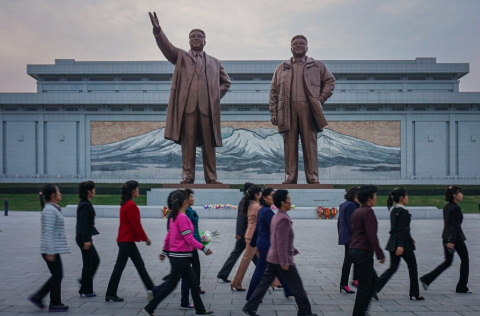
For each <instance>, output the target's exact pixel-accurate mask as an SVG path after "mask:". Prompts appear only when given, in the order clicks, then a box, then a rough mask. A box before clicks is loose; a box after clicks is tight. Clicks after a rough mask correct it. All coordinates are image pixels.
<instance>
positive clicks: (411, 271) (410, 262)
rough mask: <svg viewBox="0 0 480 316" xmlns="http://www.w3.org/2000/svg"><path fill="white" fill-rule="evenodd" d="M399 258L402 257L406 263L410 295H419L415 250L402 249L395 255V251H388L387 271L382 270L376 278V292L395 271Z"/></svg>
mask: <svg viewBox="0 0 480 316" xmlns="http://www.w3.org/2000/svg"><path fill="white" fill-rule="evenodd" d="M400 258H403V260H405V262H406V263H407V267H408V276H409V278H410V293H409V295H410V296H419V295H420V289H419V286H418V271H417V259H416V258H415V252H414V251H413V250H412V251H404V252H403V254H402V255H401V256H397V255H396V254H395V252H393V251H390V268H388V269H387V271H385V272H383V274H382V275H381V276H380V278H379V279H378V284H377V289H376V291H377V293H380V291H381V290H382V289H383V287H384V286H385V284H387V282H388V280H389V279H390V278H391V277H392V275H393V274H394V273H395V272H396V271H397V269H398V266H399V265H400Z"/></svg>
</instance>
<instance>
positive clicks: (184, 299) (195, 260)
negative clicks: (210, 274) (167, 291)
mask: <svg viewBox="0 0 480 316" xmlns="http://www.w3.org/2000/svg"><path fill="white" fill-rule="evenodd" d="M176 192H182V193H184V194H185V196H186V197H187V203H188V207H187V210H186V211H185V215H187V217H188V219H189V220H190V221H191V222H192V225H193V238H195V240H196V241H198V242H199V243H201V242H202V240H201V238H200V233H199V229H198V219H199V217H198V214H197V212H195V210H194V209H192V207H191V206H192V205H193V204H194V203H195V199H194V197H193V193H194V192H193V190H192V189H185V190H176V191H172V192H170V194H169V195H168V199H167V205H168V208H169V209H173V200H172V197H173V195H174V194H175V193H176ZM170 216H171V214H169V216H168V220H167V231H169V230H170ZM190 262H191V265H192V269H193V272H195V275H196V276H197V278H198V284H199V285H200V258H199V255H198V251H197V249H195V248H194V249H193V250H192V257H191V258H190ZM168 279H170V275H167V276H165V277H164V278H163V280H164V282H163V283H162V284H160V285H159V286H155V287H154V288H153V289H152V294H153V295H155V294H157V293H158V292H160V290H161V289H162V288H163V287H165V286H167V284H168ZM189 291H190V286H189V285H188V281H187V280H186V279H185V278H184V277H182V285H181V293H182V296H181V300H180V309H183V310H191V309H195V306H194V305H193V304H190V299H189ZM200 294H205V291H204V290H202V288H200ZM152 298H153V297H152Z"/></svg>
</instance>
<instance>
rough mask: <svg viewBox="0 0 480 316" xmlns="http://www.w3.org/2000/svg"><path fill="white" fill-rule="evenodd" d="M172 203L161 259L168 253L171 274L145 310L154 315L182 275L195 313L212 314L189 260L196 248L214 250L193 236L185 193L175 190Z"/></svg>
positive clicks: (209, 252) (204, 250) (149, 314)
mask: <svg viewBox="0 0 480 316" xmlns="http://www.w3.org/2000/svg"><path fill="white" fill-rule="evenodd" d="M171 203H172V209H171V214H170V218H169V220H168V221H169V229H168V232H167V235H166V236H165V241H164V245H163V251H162V253H161V254H160V260H161V261H163V260H164V259H165V256H168V258H169V260H170V264H171V271H170V276H169V278H168V280H167V284H166V285H165V286H163V287H162V288H161V289H160V291H159V292H158V293H156V294H155V296H154V297H153V299H152V300H151V301H150V302H149V303H148V304H147V306H145V308H144V309H143V310H142V312H143V314H145V315H148V316H153V312H154V310H155V309H156V308H157V306H158V304H160V302H161V301H162V300H163V299H164V298H165V297H167V296H168V295H169V294H170V293H171V292H172V291H173V290H174V289H175V287H176V286H177V284H178V282H179V281H180V278H181V277H183V278H185V279H186V280H187V282H188V285H189V287H190V289H191V292H192V298H193V302H194V306H195V311H196V312H195V315H213V312H212V311H207V310H206V309H205V306H204V305H203V302H202V299H201V298H200V286H199V279H198V276H197V275H196V274H195V272H194V271H193V268H192V266H191V261H190V259H191V257H192V255H193V254H192V252H193V250H194V249H200V250H202V251H203V252H204V253H205V254H206V255H207V256H208V255H210V254H212V251H211V250H210V249H208V248H207V247H205V246H203V245H202V244H201V243H199V242H198V241H196V240H195V238H194V237H193V231H194V227H193V224H192V222H191V221H190V220H189V219H188V217H187V216H186V215H185V213H186V211H187V208H188V206H189V205H188V202H187V198H186V196H185V194H184V193H183V192H182V191H176V192H175V193H174V194H173V195H172V197H171Z"/></svg>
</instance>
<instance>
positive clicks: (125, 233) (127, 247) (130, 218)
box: [105, 180, 153, 302]
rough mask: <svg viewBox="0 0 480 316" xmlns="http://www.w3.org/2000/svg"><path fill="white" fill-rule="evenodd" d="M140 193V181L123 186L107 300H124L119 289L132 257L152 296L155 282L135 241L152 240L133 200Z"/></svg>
mask: <svg viewBox="0 0 480 316" xmlns="http://www.w3.org/2000/svg"><path fill="white" fill-rule="evenodd" d="M139 195H140V191H139V189H138V182H137V181H134V180H130V181H127V182H125V183H124V184H123V186H122V197H121V202H120V205H121V207H120V226H119V228H118V237H117V244H118V256H117V262H116V263H115V267H114V268H113V272H112V275H111V277H110V281H109V282H108V288H107V292H106V293H105V301H107V302H110V301H113V302H123V301H124V299H123V298H121V297H118V295H117V290H118V284H119V283H120V278H121V277H122V273H123V270H124V269H125V266H126V265H127V261H128V258H130V259H131V260H132V262H133V264H134V265H135V268H136V269H137V272H138V274H139V275H140V278H141V279H142V281H143V284H144V285H145V287H146V289H147V296H151V295H152V294H151V290H152V289H153V282H152V279H150V276H149V275H148V272H147V270H146V269H145V263H144V262H143V259H142V255H141V254H140V251H138V248H137V245H136V244H135V242H139V241H144V242H145V243H146V244H147V246H150V244H151V242H150V239H148V237H147V234H145V231H144V230H143V227H142V224H141V222H140V210H139V209H138V206H137V205H136V204H135V202H134V201H133V200H134V199H136V198H137V197H138V196H139Z"/></svg>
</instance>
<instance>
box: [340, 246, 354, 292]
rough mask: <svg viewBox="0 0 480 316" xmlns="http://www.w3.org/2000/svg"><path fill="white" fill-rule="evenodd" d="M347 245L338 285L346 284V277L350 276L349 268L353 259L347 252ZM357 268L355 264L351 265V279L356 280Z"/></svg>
mask: <svg viewBox="0 0 480 316" xmlns="http://www.w3.org/2000/svg"><path fill="white" fill-rule="evenodd" d="M348 249H349V248H348V245H345V256H344V258H343V266H342V276H341V278H340V286H348V278H349V276H350V269H351V267H352V264H353V261H352V258H351V257H350V254H349V253H348ZM357 277H358V276H357V269H356V268H355V265H354V266H353V279H354V280H357Z"/></svg>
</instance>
